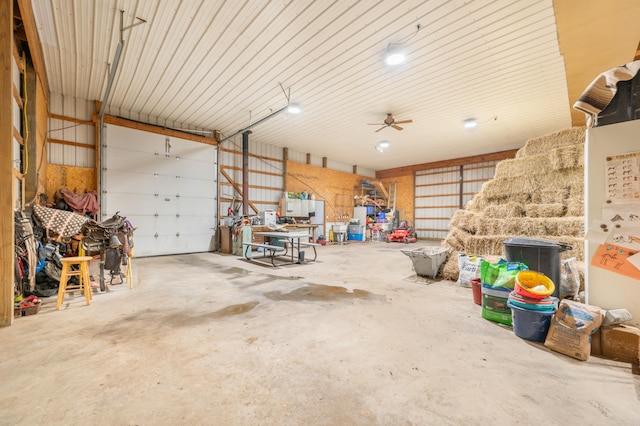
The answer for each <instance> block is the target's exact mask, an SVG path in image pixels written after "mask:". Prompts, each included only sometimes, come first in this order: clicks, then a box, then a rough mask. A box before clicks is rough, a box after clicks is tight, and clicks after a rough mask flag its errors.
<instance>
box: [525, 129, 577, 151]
mask: <svg viewBox="0 0 640 426" xmlns="http://www.w3.org/2000/svg"><path fill="white" fill-rule="evenodd" d="M585 129H586V128H585V127H573V128H571V129H566V130H561V131H559V132H555V133H550V134H548V135H544V136H540V137H538V138H532V139H529V140H528V141H527V142H526V143H525V145H524V147H523V148H521V151H522V154H521V156H522V157H528V156H530V155H536V154H545V153H548V152H549V151H551V150H552V149H554V148H558V147H561V146H565V145H575V144H579V143H584V140H585V135H586V131H585Z"/></svg>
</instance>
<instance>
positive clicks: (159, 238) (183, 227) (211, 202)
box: [101, 125, 217, 257]
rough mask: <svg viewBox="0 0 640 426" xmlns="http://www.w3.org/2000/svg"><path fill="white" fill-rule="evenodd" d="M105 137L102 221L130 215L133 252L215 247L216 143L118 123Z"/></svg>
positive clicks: (153, 253) (150, 253) (144, 253)
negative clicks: (118, 214)
mask: <svg viewBox="0 0 640 426" xmlns="http://www.w3.org/2000/svg"><path fill="white" fill-rule="evenodd" d="M105 140H106V147H105V148H104V158H103V160H104V161H103V167H105V170H103V182H102V190H103V194H102V195H103V198H102V206H101V207H102V211H101V215H102V220H105V219H108V218H109V217H111V216H112V215H113V214H114V213H116V212H118V211H119V212H120V214H121V215H123V216H126V217H127V219H129V221H130V222H131V223H132V225H133V226H134V227H136V228H137V229H136V231H135V234H134V239H135V256H136V257H138V256H157V255H165V254H179V253H195V252H204V251H210V250H212V249H213V246H212V243H211V242H212V236H213V233H214V230H215V227H216V225H217V211H216V209H217V202H216V197H217V194H216V161H217V158H216V149H215V147H214V146H211V145H206V144H203V143H198V142H193V141H188V140H184V139H178V138H175V137H167V136H163V135H159V134H155V133H149V132H144V131H141V130H135V129H130V128H126V127H121V126H114V125H106V129H105Z"/></svg>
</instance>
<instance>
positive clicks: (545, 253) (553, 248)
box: [504, 238, 573, 297]
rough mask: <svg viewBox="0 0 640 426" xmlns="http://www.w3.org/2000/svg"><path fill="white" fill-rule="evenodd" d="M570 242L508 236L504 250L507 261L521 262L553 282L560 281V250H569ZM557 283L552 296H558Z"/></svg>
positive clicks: (570, 247)
mask: <svg viewBox="0 0 640 426" xmlns="http://www.w3.org/2000/svg"><path fill="white" fill-rule="evenodd" d="M572 248H573V246H571V245H570V244H565V243H559V242H556V241H550V240H543V239H539V238H509V239H508V240H507V241H505V242H504V251H505V255H506V258H507V261H509V262H521V263H524V264H525V265H527V266H528V267H529V269H530V270H532V271H538V272H542V273H543V274H545V275H546V276H547V277H549V278H550V279H551V281H553V282H554V283H559V282H560V266H561V265H560V252H563V251H565V250H571V249H572ZM559 287H560V286H559V285H558V286H557V287H556V288H555V290H554V292H553V296H555V297H558V291H559V290H558V289H559Z"/></svg>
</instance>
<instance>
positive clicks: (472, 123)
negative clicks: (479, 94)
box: [462, 118, 478, 129]
mask: <svg viewBox="0 0 640 426" xmlns="http://www.w3.org/2000/svg"><path fill="white" fill-rule="evenodd" d="M462 125H463V126H464V128H465V129H475V128H476V127H478V122H477V121H476V119H475V118H467V119H466V120H464V121H463V122H462Z"/></svg>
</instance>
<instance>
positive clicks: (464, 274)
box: [456, 253, 482, 287]
mask: <svg viewBox="0 0 640 426" xmlns="http://www.w3.org/2000/svg"><path fill="white" fill-rule="evenodd" d="M481 262H482V257H481V256H475V255H473V254H469V255H468V254H465V253H458V269H459V270H460V274H459V275H458V281H456V284H458V285H459V286H461V287H471V280H472V279H474V278H480V263H481Z"/></svg>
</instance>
